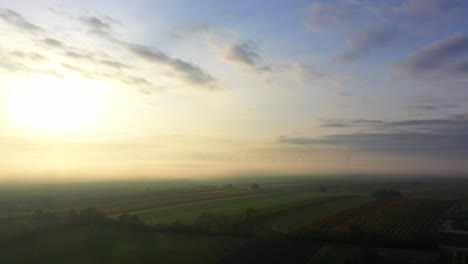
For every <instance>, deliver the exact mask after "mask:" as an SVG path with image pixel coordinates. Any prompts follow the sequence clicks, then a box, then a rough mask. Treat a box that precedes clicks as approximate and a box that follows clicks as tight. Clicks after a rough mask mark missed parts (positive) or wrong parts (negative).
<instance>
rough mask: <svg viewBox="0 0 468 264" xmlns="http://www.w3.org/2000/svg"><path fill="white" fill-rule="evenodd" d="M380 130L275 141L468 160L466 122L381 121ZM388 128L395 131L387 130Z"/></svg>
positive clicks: (280, 137) (439, 120)
mask: <svg viewBox="0 0 468 264" xmlns="http://www.w3.org/2000/svg"><path fill="white" fill-rule="evenodd" d="M380 127H381V131H376V132H373V133H352V134H335V135H328V136H325V137H320V138H309V137H290V136H284V135H283V136H279V137H278V138H277V142H278V143H280V144H290V145H303V146H307V145H322V146H329V147H339V148H345V149H351V150H353V151H358V152H378V153H399V154H412V155H421V156H444V157H451V158H453V157H463V158H466V157H468V136H467V135H468V120H466V119H435V120H405V121H399V122H382V124H381V125H380ZM388 128H393V129H394V130H393V131H392V130H390V131H389V130H388ZM402 128H404V129H402ZM423 128H424V129H423Z"/></svg>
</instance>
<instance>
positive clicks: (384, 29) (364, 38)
mask: <svg viewBox="0 0 468 264" xmlns="http://www.w3.org/2000/svg"><path fill="white" fill-rule="evenodd" d="M397 32H398V30H397V28H396V27H394V26H388V25H379V26H373V27H371V28H369V29H367V30H365V31H363V32H358V33H356V34H354V35H352V36H351V37H349V38H348V39H347V42H346V44H347V46H348V49H347V50H345V51H344V52H343V53H342V54H341V55H340V56H339V57H338V59H339V60H340V61H353V60H356V59H359V58H361V57H362V56H364V55H366V54H368V53H370V52H372V51H373V50H378V49H380V48H382V47H384V46H386V45H388V44H389V43H391V42H392V41H393V40H394V39H395V37H396V36H397Z"/></svg>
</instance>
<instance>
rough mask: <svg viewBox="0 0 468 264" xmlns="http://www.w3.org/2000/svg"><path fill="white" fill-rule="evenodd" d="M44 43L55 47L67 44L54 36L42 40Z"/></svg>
mask: <svg viewBox="0 0 468 264" xmlns="http://www.w3.org/2000/svg"><path fill="white" fill-rule="evenodd" d="M42 43H44V44H46V45H48V46H50V47H54V48H63V47H64V46H65V45H64V44H63V43H62V42H60V41H58V40H56V39H53V38H45V39H43V40H42Z"/></svg>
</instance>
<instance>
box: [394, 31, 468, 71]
mask: <svg viewBox="0 0 468 264" xmlns="http://www.w3.org/2000/svg"><path fill="white" fill-rule="evenodd" d="M466 61H468V35H466V34H455V35H452V36H450V37H447V38H445V39H442V40H438V41H435V42H434V43H432V44H430V45H428V46H426V47H423V48H422V49H420V50H419V51H417V52H415V53H413V54H412V55H410V56H409V57H408V58H407V60H406V61H404V62H403V63H402V66H403V69H404V70H406V71H408V72H409V73H410V74H415V75H418V74H426V73H431V72H432V73H434V72H440V71H444V72H445V73H447V72H448V73H450V72H452V73H454V72H458V71H461V72H463V71H464V70H466V68H465V67H463V65H464V63H465V62H466ZM466 73H468V71H467V72H466Z"/></svg>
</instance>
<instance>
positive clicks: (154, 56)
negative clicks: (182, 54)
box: [127, 45, 217, 89]
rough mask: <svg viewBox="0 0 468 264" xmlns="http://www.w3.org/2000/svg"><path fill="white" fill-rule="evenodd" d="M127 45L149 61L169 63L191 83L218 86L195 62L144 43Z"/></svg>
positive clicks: (168, 64)
mask: <svg viewBox="0 0 468 264" xmlns="http://www.w3.org/2000/svg"><path fill="white" fill-rule="evenodd" d="M127 47H128V49H129V50H130V51H131V52H133V53H134V54H135V55H137V56H139V57H140V58H143V59H145V60H147V61H149V62H153V63H158V64H163V65H167V66H168V67H170V68H171V69H172V70H173V71H175V73H176V74H178V77H180V78H182V79H183V80H184V81H185V82H187V83H189V84H192V85H197V86H203V87H206V88H209V89H216V88H217V87H216V86H215V79H214V78H213V77H212V76H211V75H210V74H209V73H207V72H205V71H204V70H202V69H201V68H200V67H199V66H197V65H195V64H193V63H190V62H186V61H184V60H182V59H179V58H172V57H169V56H168V55H166V54H164V53H162V52H160V51H154V50H152V49H151V48H149V47H146V46H142V45H127Z"/></svg>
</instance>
